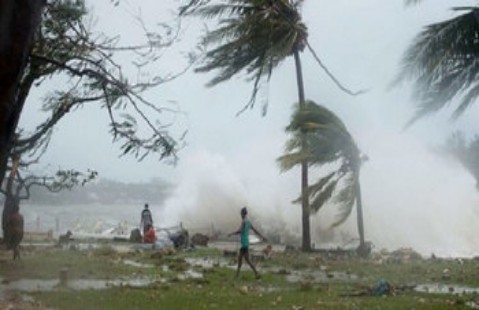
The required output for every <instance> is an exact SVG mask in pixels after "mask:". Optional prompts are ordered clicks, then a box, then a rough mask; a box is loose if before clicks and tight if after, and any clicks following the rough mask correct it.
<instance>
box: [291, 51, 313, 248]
mask: <svg viewBox="0 0 479 310" xmlns="http://www.w3.org/2000/svg"><path fill="white" fill-rule="evenodd" d="M294 61H295V65H296V81H297V83H298V99H299V106H300V107H304V105H305V101H306V100H305V96H304V83H303V70H302V68H301V59H300V56H299V50H298V49H295V50H294ZM301 142H302V146H301V148H302V149H303V150H305V149H306V148H307V147H308V146H307V143H306V133H304V132H303V133H302V139H301ZM301 211H302V228H303V239H302V245H301V248H302V250H303V251H305V252H308V251H311V224H310V213H311V212H310V207H309V194H308V161H307V160H303V161H302V162H301Z"/></svg>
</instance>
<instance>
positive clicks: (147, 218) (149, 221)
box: [140, 203, 153, 236]
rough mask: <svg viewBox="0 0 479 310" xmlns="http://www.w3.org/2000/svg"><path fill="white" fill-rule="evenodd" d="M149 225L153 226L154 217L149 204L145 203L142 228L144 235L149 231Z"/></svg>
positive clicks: (142, 213)
mask: <svg viewBox="0 0 479 310" xmlns="http://www.w3.org/2000/svg"><path fill="white" fill-rule="evenodd" d="M149 226H153V217H152V216H151V211H150V209H149V207H148V204H147V203H145V208H144V209H143V211H141V220H140V229H141V230H142V231H143V236H144V235H145V234H146V232H147V231H148V228H149Z"/></svg>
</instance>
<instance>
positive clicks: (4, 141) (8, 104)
mask: <svg viewBox="0 0 479 310" xmlns="http://www.w3.org/2000/svg"><path fill="white" fill-rule="evenodd" d="M44 5H45V1H44V0H0V184H3V179H4V177H5V172H6V169H7V162H8V156H9V153H10V149H11V147H12V142H13V139H14V135H15V130H16V128H17V125H18V120H19V118H20V113H21V111H22V108H23V105H18V104H16V100H15V99H16V95H17V92H18V85H19V82H20V79H21V77H22V74H23V71H24V69H25V66H26V64H27V60H28V55H29V53H30V49H31V46H32V43H33V37H34V34H35V31H36V29H37V27H38V26H39V24H40V20H41V13H42V9H43V6H44Z"/></svg>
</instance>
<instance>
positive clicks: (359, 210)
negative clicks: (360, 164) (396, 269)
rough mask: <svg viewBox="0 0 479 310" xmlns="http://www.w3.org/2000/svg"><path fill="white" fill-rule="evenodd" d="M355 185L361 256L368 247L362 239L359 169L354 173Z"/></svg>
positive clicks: (365, 253)
mask: <svg viewBox="0 0 479 310" xmlns="http://www.w3.org/2000/svg"><path fill="white" fill-rule="evenodd" d="M354 183H355V186H356V208H357V212H358V213H357V218H358V232H359V248H358V254H359V255H360V256H362V257H365V256H368V255H369V251H370V249H369V248H368V247H367V246H366V242H365V240H364V221H363V202H362V198H361V184H360V183H359V170H358V173H357V174H356V180H355V182H354Z"/></svg>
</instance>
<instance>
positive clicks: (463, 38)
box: [398, 0, 479, 122]
mask: <svg viewBox="0 0 479 310" xmlns="http://www.w3.org/2000/svg"><path fill="white" fill-rule="evenodd" d="M407 2H408V3H417V2H420V1H419V0H409V1H407ZM454 10H455V11H456V12H458V15H457V16H455V17H453V18H451V19H449V20H446V21H442V22H438V23H434V24H431V25H428V26H427V27H425V28H424V30H423V31H421V32H420V33H419V34H418V35H417V36H416V38H415V39H414V41H413V42H412V43H411V45H410V46H409V48H408V49H407V51H406V53H405V55H404V58H403V60H402V65H403V67H402V70H401V72H400V75H399V78H398V80H399V81H401V80H412V81H413V85H414V96H415V98H417V100H418V103H419V104H418V107H417V112H416V115H415V117H414V118H413V119H412V120H411V122H414V121H416V120H417V119H418V118H420V117H422V116H425V115H427V114H430V113H433V112H436V111H439V110H441V109H443V108H445V107H446V106H447V105H448V104H453V105H455V106H456V107H455V110H454V113H453V117H458V116H460V115H461V114H462V113H463V112H464V111H466V110H467V108H468V107H469V106H470V105H471V104H473V103H474V102H475V100H476V99H477V97H478V96H479V78H478V76H479V75H478V73H479V70H478V68H477V65H476V63H477V49H478V47H479V42H478V41H477V35H478V33H479V23H478V22H477V13H478V10H479V7H477V6H471V7H456V8H454ZM456 99H457V100H456Z"/></svg>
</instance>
